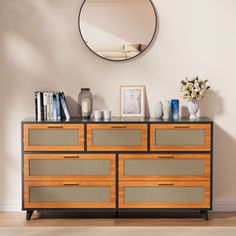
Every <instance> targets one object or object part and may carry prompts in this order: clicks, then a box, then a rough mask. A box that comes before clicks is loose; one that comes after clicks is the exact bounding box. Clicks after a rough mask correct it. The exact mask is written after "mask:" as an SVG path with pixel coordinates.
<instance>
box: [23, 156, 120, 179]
mask: <svg viewBox="0 0 236 236" xmlns="http://www.w3.org/2000/svg"><path fill="white" fill-rule="evenodd" d="M115 165H116V164H115V155H114V154H25V155H24V167H25V171H24V177H25V180H66V179H67V180H115V172H116V167H115Z"/></svg>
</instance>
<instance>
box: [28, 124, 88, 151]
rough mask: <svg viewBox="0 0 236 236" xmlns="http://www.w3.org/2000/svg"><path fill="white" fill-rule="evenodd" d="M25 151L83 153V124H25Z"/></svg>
mask: <svg viewBox="0 0 236 236" xmlns="http://www.w3.org/2000/svg"><path fill="white" fill-rule="evenodd" d="M24 150H25V151H83V150H84V125H83V124H25V125H24Z"/></svg>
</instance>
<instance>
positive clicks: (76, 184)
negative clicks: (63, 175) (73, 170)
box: [63, 182, 79, 186]
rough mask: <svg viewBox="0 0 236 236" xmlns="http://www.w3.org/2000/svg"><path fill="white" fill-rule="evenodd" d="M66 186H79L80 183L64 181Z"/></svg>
mask: <svg viewBox="0 0 236 236" xmlns="http://www.w3.org/2000/svg"><path fill="white" fill-rule="evenodd" d="M63 185H64V186H78V185H79V183H77V182H66V183H63Z"/></svg>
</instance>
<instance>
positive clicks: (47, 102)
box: [45, 92, 50, 120]
mask: <svg viewBox="0 0 236 236" xmlns="http://www.w3.org/2000/svg"><path fill="white" fill-rule="evenodd" d="M45 94H46V101H45V103H46V107H47V120H50V107H49V93H48V92H45Z"/></svg>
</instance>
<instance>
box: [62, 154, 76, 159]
mask: <svg viewBox="0 0 236 236" xmlns="http://www.w3.org/2000/svg"><path fill="white" fill-rule="evenodd" d="M64 158H65V159H66V158H68V159H69V158H74V159H75V158H79V156H78V155H67V156H64Z"/></svg>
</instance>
